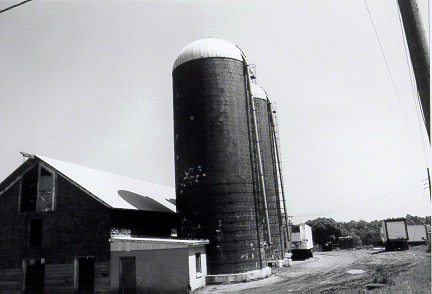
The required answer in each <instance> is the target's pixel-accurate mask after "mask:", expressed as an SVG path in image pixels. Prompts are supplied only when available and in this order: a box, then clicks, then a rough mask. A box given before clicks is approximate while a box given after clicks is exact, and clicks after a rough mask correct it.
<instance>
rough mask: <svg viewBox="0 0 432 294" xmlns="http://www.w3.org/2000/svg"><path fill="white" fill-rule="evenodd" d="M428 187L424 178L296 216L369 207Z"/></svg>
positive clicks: (325, 213) (326, 213) (317, 214)
mask: <svg viewBox="0 0 432 294" xmlns="http://www.w3.org/2000/svg"><path fill="white" fill-rule="evenodd" d="M425 186H426V187H425ZM427 188H429V185H428V182H427V179H424V180H423V181H421V182H420V183H417V184H411V185H409V186H407V187H405V188H401V189H398V190H395V191H393V192H388V193H386V194H382V195H380V196H377V197H373V198H369V199H365V200H363V201H359V202H356V203H351V204H348V205H344V206H340V207H337V208H334V209H330V210H324V211H318V212H313V213H306V214H301V215H294V217H306V216H319V215H328V214H331V213H340V212H344V211H348V210H353V209H358V208H363V207H367V206H370V205H374V204H377V203H382V202H387V201H390V200H393V199H397V198H400V197H403V196H406V195H409V194H412V193H414V192H418V191H422V190H424V189H427ZM412 189H416V190H412ZM400 193H404V194H402V195H398V194H400ZM395 195H397V196H395ZM389 197H391V198H389Z"/></svg>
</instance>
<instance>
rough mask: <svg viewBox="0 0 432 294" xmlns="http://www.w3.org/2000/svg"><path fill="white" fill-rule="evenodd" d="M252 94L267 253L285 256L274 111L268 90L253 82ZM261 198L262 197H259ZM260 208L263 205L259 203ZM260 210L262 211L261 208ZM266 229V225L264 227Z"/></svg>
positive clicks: (272, 255)
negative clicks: (268, 238)
mask: <svg viewBox="0 0 432 294" xmlns="http://www.w3.org/2000/svg"><path fill="white" fill-rule="evenodd" d="M251 88H252V94H253V98H254V104H255V113H256V117H257V127H258V134H259V140H260V143H261V144H260V152H261V158H262V165H263V176H264V181H265V189H266V193H265V195H266V198H267V207H268V215H269V224H270V234H271V242H272V246H269V247H267V248H266V254H267V256H269V258H271V259H277V258H278V257H279V258H283V251H284V247H283V230H282V215H281V213H282V211H281V206H280V199H279V189H278V187H279V186H278V173H277V161H276V148H275V138H274V135H275V133H274V129H273V128H272V118H271V116H272V115H273V114H272V111H271V107H270V100H269V99H268V97H267V94H266V92H265V91H264V90H263V89H262V88H261V87H260V86H258V85H256V84H252V87H251ZM258 199H261V198H258ZM259 203H261V201H260V202H259ZM259 207H260V208H262V207H263V205H259ZM259 211H262V209H260V210H259ZM264 229H265V227H264Z"/></svg>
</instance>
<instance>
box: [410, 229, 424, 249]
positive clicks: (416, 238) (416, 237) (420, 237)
mask: <svg viewBox="0 0 432 294" xmlns="http://www.w3.org/2000/svg"><path fill="white" fill-rule="evenodd" d="M408 237H409V240H408V243H409V244H413V245H414V244H426V241H427V235H426V226H425V225H411V226H408Z"/></svg>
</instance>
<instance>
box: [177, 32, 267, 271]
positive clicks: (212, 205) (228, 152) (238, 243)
mask: <svg viewBox="0 0 432 294" xmlns="http://www.w3.org/2000/svg"><path fill="white" fill-rule="evenodd" d="M172 74H173V99H174V151H175V178H176V196H177V200H176V204H177V209H178V211H179V214H180V216H181V226H180V228H179V236H180V237H190V238H206V239H209V240H210V245H209V247H208V251H207V259H208V266H209V267H208V270H209V274H224V273H236V272H244V271H248V270H254V269H259V268H260V267H262V265H263V248H262V245H260V243H261V242H262V241H263V232H262V227H263V224H262V221H260V220H259V218H257V215H258V212H257V210H256V205H255V203H256V201H257V199H256V197H255V196H256V195H255V194H254V184H256V181H254V172H253V162H254V161H256V159H255V158H254V156H253V152H251V125H250V123H249V122H250V111H249V103H250V102H248V99H249V98H248V95H247V93H248V91H247V84H248V82H247V74H246V69H245V64H244V63H243V57H242V53H241V51H240V50H239V49H238V48H237V47H236V46H235V45H233V44H231V43H229V42H226V41H223V40H220V39H213V38H212V39H202V40H198V41H195V42H192V43H191V44H189V45H187V46H186V47H185V48H183V49H182V50H181V51H180V53H179V55H178V57H177V59H176V61H175V63H174V66H173V73H172ZM249 101H250V100H249Z"/></svg>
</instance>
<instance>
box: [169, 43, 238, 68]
mask: <svg viewBox="0 0 432 294" xmlns="http://www.w3.org/2000/svg"><path fill="white" fill-rule="evenodd" d="M210 57H222V58H232V59H236V60H239V61H243V58H242V52H241V51H240V49H239V48H238V47H237V46H236V45H234V44H231V43H230V42H228V41H225V40H222V39H217V38H206V39H200V40H196V41H194V42H192V43H190V44H189V45H187V46H186V47H184V48H183V49H182V50H181V51H180V53H179V54H178V56H177V58H176V60H175V62H174V66H173V70H174V69H175V68H176V67H177V66H179V65H181V64H183V63H185V62H188V61H190V60H194V59H200V58H210Z"/></svg>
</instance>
